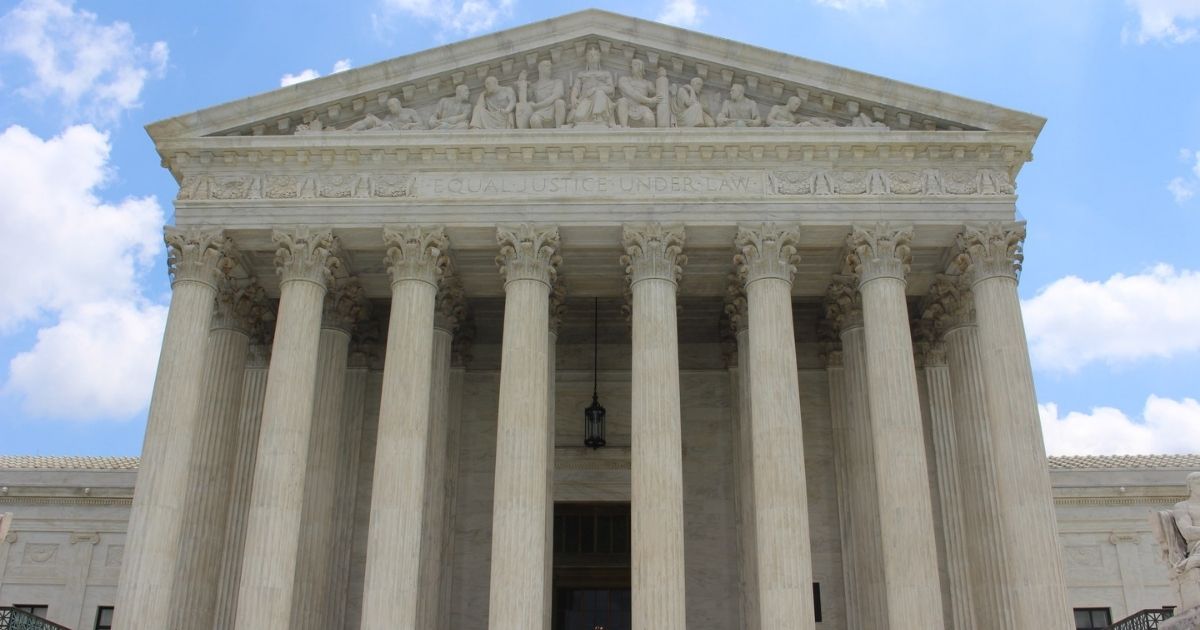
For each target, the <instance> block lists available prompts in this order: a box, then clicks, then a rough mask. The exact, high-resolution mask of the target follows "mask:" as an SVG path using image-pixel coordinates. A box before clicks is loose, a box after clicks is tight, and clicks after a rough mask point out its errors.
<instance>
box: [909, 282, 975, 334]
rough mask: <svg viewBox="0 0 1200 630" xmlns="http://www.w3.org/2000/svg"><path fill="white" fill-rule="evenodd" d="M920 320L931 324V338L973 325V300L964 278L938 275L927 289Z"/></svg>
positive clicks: (968, 284) (969, 287)
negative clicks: (960, 327)
mask: <svg viewBox="0 0 1200 630" xmlns="http://www.w3.org/2000/svg"><path fill="white" fill-rule="evenodd" d="M921 318H922V319H925V320H929V321H930V322H932V324H933V327H934V328H933V337H935V338H940V337H941V336H942V335H945V334H946V332H947V331H950V330H953V329H955V328H957V327H959V326H972V325H974V324H975V299H974V297H973V296H972V294H971V285H970V283H969V282H968V281H967V279H966V278H965V277H964V276H950V275H939V276H938V277H937V278H935V279H934V281H933V284H932V285H930V287H929V297H927V298H925V304H924V308H923V309H922V312H921Z"/></svg>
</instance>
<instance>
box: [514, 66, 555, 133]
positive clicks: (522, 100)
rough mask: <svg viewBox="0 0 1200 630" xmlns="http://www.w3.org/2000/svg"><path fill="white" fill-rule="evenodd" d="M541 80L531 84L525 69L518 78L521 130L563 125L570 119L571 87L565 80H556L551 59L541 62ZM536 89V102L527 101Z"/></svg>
mask: <svg viewBox="0 0 1200 630" xmlns="http://www.w3.org/2000/svg"><path fill="white" fill-rule="evenodd" d="M537 68H538V79H537V81H535V82H534V83H533V85H528V81H526V79H525V72H524V71H522V72H521V74H520V75H519V76H518V77H517V127H518V128H519V129H543V128H555V127H562V126H563V125H564V124H565V123H566V121H567V102H566V100H565V97H566V94H567V90H566V86H565V85H564V84H563V80H562V79H555V78H554V77H553V75H552V74H551V72H552V71H553V68H554V65H553V64H552V63H551V61H550V60H549V59H543V60H542V61H540V62H538V65H537ZM530 89H532V95H531V98H532V99H533V100H532V102H527V101H526V97H527V95H528V94H529V92H528V90H530Z"/></svg>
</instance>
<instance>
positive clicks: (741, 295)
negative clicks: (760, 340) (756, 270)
mask: <svg viewBox="0 0 1200 630" xmlns="http://www.w3.org/2000/svg"><path fill="white" fill-rule="evenodd" d="M747 307H748V303H747V302H746V285H745V283H744V282H742V281H741V280H740V279H739V277H738V274H737V273H731V274H729V285H728V287H727V288H726V290H725V317H726V318H727V319H728V320H729V326H730V328H731V329H732V330H733V332H734V333H735V334H736V333H739V332H742V331H745V330H747V329H749V328H750V312H749V311H748V310H746V309H747Z"/></svg>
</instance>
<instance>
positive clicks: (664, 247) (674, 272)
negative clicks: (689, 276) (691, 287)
mask: <svg viewBox="0 0 1200 630" xmlns="http://www.w3.org/2000/svg"><path fill="white" fill-rule="evenodd" d="M685 238H686V236H685V233H684V230H683V226H682V225H663V224H661V223H645V224H640V225H625V226H623V228H622V239H621V242H622V245H623V247H624V248H625V254H624V255H623V256H621V264H622V265H623V266H624V267H625V274H626V280H627V281H628V282H629V283H630V284H631V285H632V284H636V283H637V282H640V281H642V280H648V279H652V278H653V279H658V280H667V281H668V282H673V283H678V282H679V278H680V276H681V275H682V274H683V265H685V264H687V256H685V255H684V254H683V244H684V240H685Z"/></svg>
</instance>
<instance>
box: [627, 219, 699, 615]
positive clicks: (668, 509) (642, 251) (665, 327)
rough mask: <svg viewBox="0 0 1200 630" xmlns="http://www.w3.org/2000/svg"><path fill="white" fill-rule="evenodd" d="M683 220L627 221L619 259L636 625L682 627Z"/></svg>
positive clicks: (633, 596) (683, 602)
mask: <svg viewBox="0 0 1200 630" xmlns="http://www.w3.org/2000/svg"><path fill="white" fill-rule="evenodd" d="M683 241H684V232H683V226H663V225H660V224H657V223H651V224H647V225H637V226H632V225H626V226H625V229H624V238H623V245H624V247H625V256H623V257H622V258H621V262H622V264H624V265H625V273H626V274H627V278H628V281H629V283H630V289H631V290H632V292H633V317H632V320H633V322H632V323H633V390H632V398H631V408H630V409H631V413H632V417H631V418H630V423H631V425H632V430H633V433H632V440H633V452H632V469H631V474H632V491H631V496H632V502H631V508H630V509H631V512H632V532H631V539H630V542H631V544H632V562H633V583H632V585H633V590H632V603H633V627H634V628H644V629H650V628H654V629H655V630H684V627H685V622H686V605H685V604H686V602H685V600H684V582H685V577H686V574H685V573H684V568H683V438H682V435H681V428H680V412H679V330H678V326H677V322H676V320H675V292H676V288H677V283H678V282H679V276H680V274H681V273H682V272H683V269H682V267H681V265H683V264H685V263H686V262H687V257H686V256H684V255H683Z"/></svg>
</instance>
